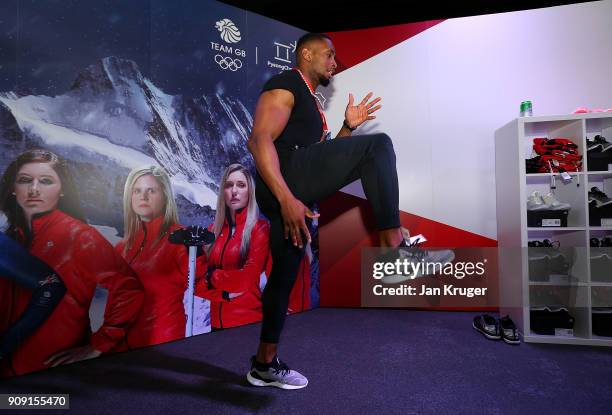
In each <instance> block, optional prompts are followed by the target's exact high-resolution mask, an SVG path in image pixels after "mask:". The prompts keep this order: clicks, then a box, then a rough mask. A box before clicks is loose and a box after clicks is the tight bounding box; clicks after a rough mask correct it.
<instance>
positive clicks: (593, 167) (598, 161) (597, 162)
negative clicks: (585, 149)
mask: <svg viewBox="0 0 612 415" xmlns="http://www.w3.org/2000/svg"><path fill="white" fill-rule="evenodd" d="M587 165H588V170H589V171H609V170H610V166H611V165H612V151H610V150H608V151H604V152H601V153H593V152H589V153H588V154H587Z"/></svg>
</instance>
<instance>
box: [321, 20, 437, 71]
mask: <svg viewBox="0 0 612 415" xmlns="http://www.w3.org/2000/svg"><path fill="white" fill-rule="evenodd" d="M443 21H444V20H429V21H426V22H419V23H406V24H401V25H394V26H385V27H376V28H372V29H361V30H347V31H344V32H329V33H327V34H328V35H329V36H331V38H332V41H333V42H334V46H335V47H336V52H337V56H336V62H337V63H338V69H337V71H336V73H339V72H342V71H343V70H345V69H348V68H350V67H352V66H355V65H357V64H358V63H361V62H363V61H365V60H366V59H369V58H371V57H372V56H375V55H378V54H379V53H381V52H383V51H385V50H387V49H389V48H391V47H393V46H395V45H397V44H399V43H401V42H403V41H405V40H406V39H410V38H411V37H413V36H416V35H418V34H419V33H421V32H423V31H425V30H427V29H429V28H430V27H433V26H435V25H437V24H438V23H441V22H443Z"/></svg>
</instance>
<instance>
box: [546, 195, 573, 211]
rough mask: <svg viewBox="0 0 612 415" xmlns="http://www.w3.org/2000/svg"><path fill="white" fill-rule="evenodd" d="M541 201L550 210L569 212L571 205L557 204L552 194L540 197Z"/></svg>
mask: <svg viewBox="0 0 612 415" xmlns="http://www.w3.org/2000/svg"><path fill="white" fill-rule="evenodd" d="M542 200H543V201H544V203H545V204H546V205H547V206H548V208H549V209H550V210H569V209H571V208H572V205H570V204H569V203H563V202H559V200H557V198H556V197H555V195H553V194H552V193H548V194H545V195H544V196H542Z"/></svg>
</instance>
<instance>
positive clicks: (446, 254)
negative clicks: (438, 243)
mask: <svg viewBox="0 0 612 415" xmlns="http://www.w3.org/2000/svg"><path fill="white" fill-rule="evenodd" d="M418 245H419V244H418V243H415V244H413V245H410V246H403V247H399V248H396V250H394V251H392V252H390V255H395V257H394V258H395V259H399V260H400V261H404V260H407V261H408V263H409V264H413V265H412V266H410V267H408V268H409V273H408V274H395V275H385V276H384V277H382V279H381V282H382V283H383V284H399V283H401V282H404V281H409V280H413V279H415V278H420V277H425V276H428V275H431V274H432V273H433V272H434V271H435V270H437V269H441V268H443V267H444V266H445V265H446V264H450V263H451V262H452V261H453V260H454V259H455V252H453V251H452V250H451V249H439V250H435V251H430V250H426V249H422V248H419V247H418ZM387 257H389V254H388V255H387ZM387 261H388V262H394V261H392V260H390V259H389V258H387Z"/></svg>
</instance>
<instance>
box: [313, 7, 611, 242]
mask: <svg viewBox="0 0 612 415" xmlns="http://www.w3.org/2000/svg"><path fill="white" fill-rule="evenodd" d="M338 53H341V51H338ZM370 90H371V91H374V92H375V94H377V95H380V96H381V97H382V98H383V108H382V109H381V110H380V111H379V112H378V118H377V119H376V120H374V121H373V122H371V124H370V125H369V126H364V127H362V128H361V129H360V130H358V131H357V132H359V133H370V132H386V133H387V134H389V135H390V136H391V138H392V139H393V142H394V146H395V151H396V154H397V169H398V176H399V180H400V209H401V210H403V211H406V212H409V213H413V214H416V215H420V216H423V217H426V218H429V219H432V220H436V221H439V222H443V223H446V224H448V225H451V226H455V227H457V228H461V229H464V230H466V231H470V232H474V233H477V234H480V235H483V236H486V237H490V238H496V221H495V178H494V171H495V166H494V143H493V135H494V132H495V130H496V129H497V128H499V127H501V126H502V125H504V124H505V123H507V122H508V121H509V120H511V119H513V118H516V117H517V116H518V111H519V104H520V102H521V101H523V100H527V99H529V100H531V101H532V102H533V109H534V115H553V114H568V113H571V112H572V111H573V110H574V109H575V108H576V107H578V106H587V107H589V108H596V107H603V108H610V107H612V0H607V1H601V2H592V3H583V4H576V5H569V6H560V7H553V8H546V9H538V10H528V11H521V12H513V13H503V14H495V15H486V16H476V17H467V18H460V19H450V20H446V21H444V22H442V23H440V24H438V25H436V26H434V27H432V28H430V29H428V30H426V31H425V32H422V33H420V34H419V35H417V36H414V37H412V38H410V39H408V40H406V41H404V42H402V43H400V44H398V45H396V46H394V47H392V48H391V49H388V50H386V51H384V52H382V53H380V54H378V55H376V56H374V57H372V58H370V59H368V60H366V61H364V62H362V63H360V64H358V65H356V66H354V67H352V68H350V69H348V70H346V71H344V72H342V73H340V74H338V75H337V76H336V77H335V79H334V81H333V82H332V83H331V84H330V86H329V87H328V88H326V89H322V90H321V91H322V92H323V94H324V95H325V96H326V97H330V96H331V97H330V99H329V100H328V103H327V108H326V114H327V116H328V119H329V121H330V125H331V126H332V127H334V126H335V127H336V128H339V126H340V125H341V124H342V119H343V117H344V109H345V106H346V102H347V96H348V93H349V92H352V93H353V94H354V95H356V98H357V99H361V97H363V96H364V95H365V94H366V93H367V92H368V91H370ZM332 94H333V95H332ZM609 138H612V137H609ZM345 191H347V192H348V193H351V194H355V195H360V196H363V193H362V190H361V186H360V185H357V186H355V185H353V186H348V187H347V188H345Z"/></svg>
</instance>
